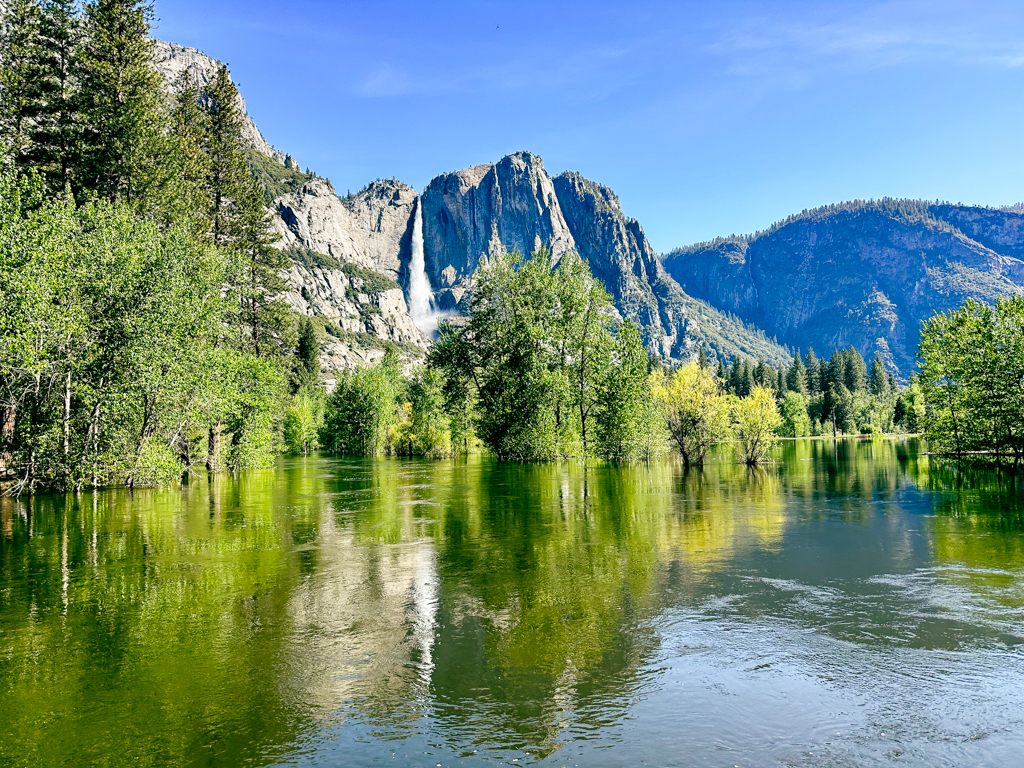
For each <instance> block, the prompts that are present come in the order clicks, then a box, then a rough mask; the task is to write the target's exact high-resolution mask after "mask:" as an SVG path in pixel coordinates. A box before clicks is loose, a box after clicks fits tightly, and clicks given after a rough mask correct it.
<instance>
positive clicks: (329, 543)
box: [0, 440, 1024, 768]
mask: <svg viewBox="0 0 1024 768" xmlns="http://www.w3.org/2000/svg"><path fill="white" fill-rule="evenodd" d="M0 576H2V580H0V764H2V765H15V766H21V765H24V766H63V765H66V766H83V765H203V766H208V765H229V766H234V765H246V766H264V765H285V766H334V765H344V766H363V765H366V766H371V765H381V764H390V765H414V766H430V767H432V768H436V766H439V765H440V766H448V765H453V764H456V763H458V764H464V765H551V766H562V765H580V766H616V765H631V766H635V765H679V766H691V765H692V766H751V767H755V766H806V767H808V768H810V767H811V766H815V767H817V766H864V765H880V766H887V765H892V766H928V768H934V767H936V766H1014V765H1022V764H1024V482H1022V480H1021V478H1020V477H1019V476H1018V477H1014V476H1012V475H1007V474H1005V473H1003V474H1000V473H997V472H994V471H981V470H973V471H969V472H962V473H955V472H953V471H951V470H950V469H948V468H946V467H943V466H936V465H935V464H934V463H933V464H931V465H929V462H928V459H927V458H926V457H925V456H923V455H922V454H921V452H920V450H919V446H918V445H917V444H916V443H915V442H913V441H852V440H851V441H841V442H839V443H838V444H837V445H835V446H833V444H832V443H830V442H811V441H801V442H796V443H788V444H786V445H785V446H784V447H783V448H781V449H780V450H779V453H778V461H777V462H776V463H775V464H774V465H772V466H771V467H768V468H767V469H764V470H757V471H751V470H747V469H745V468H742V467H740V466H737V465H735V464H734V463H732V461H731V460H730V456H729V455H728V454H723V455H721V456H719V457H717V458H716V460H715V461H714V462H713V463H711V464H710V465H709V466H708V467H707V468H706V469H705V470H704V471H702V472H700V471H690V472H685V471H684V470H683V469H682V467H680V466H679V465H677V464H675V463H671V462H665V463H660V464H656V465H653V466H649V467H648V466H637V467H610V466H603V465H592V466H589V467H583V466H581V465H579V464H558V465H500V464H496V463H494V462H493V461H490V460H488V459H482V458H471V459H469V460H467V461H454V462H436V463H429V462H422V461H392V460H379V461H356V460H334V459H324V458H310V459H295V460H286V461H282V462H281V463H280V465H279V466H278V467H277V468H276V469H274V470H272V471H265V472H253V473H248V474H245V475H243V476H241V477H240V478H218V479H216V480H214V481H213V482H206V481H205V480H203V481H196V482H193V483H192V484H191V485H189V486H187V487H186V488H185V489H183V490H173V491H136V492H135V493H134V494H131V493H129V492H127V491H104V492H101V493H96V494H82V495H80V496H45V497H36V498H34V499H31V500H21V501H15V500H11V499H4V500H2V501H0Z"/></svg>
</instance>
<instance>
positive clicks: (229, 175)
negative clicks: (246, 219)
mask: <svg viewBox="0 0 1024 768" xmlns="http://www.w3.org/2000/svg"><path fill="white" fill-rule="evenodd" d="M200 100H201V101H202V103H203V104H204V106H205V109H206V114H207V116H206V124H205V128H206V138H205V141H204V143H203V146H204V149H205V152H206V156H207V167H206V171H207V187H208V191H209V196H210V200H209V209H210V237H211V238H212V239H213V243H214V245H217V246H226V245H229V244H230V243H232V242H233V241H235V240H237V239H238V238H239V236H240V233H239V231H238V230H239V226H238V218H239V213H238V206H239V204H240V203H241V201H242V197H243V195H244V194H245V192H246V191H248V190H247V189H246V184H247V181H248V178H249V177H250V176H251V172H250V171H249V167H248V165H247V163H246V156H245V145H244V144H243V142H242V125H243V115H242V111H241V101H240V99H239V96H238V89H237V88H236V87H235V84H234V83H233V82H232V81H231V75H230V73H229V72H228V68H227V67H225V66H223V65H222V66H221V67H220V68H219V69H218V70H217V74H216V75H215V76H214V78H213V80H212V81H211V82H210V84H209V85H208V86H207V87H206V89H205V91H204V92H203V93H202V94H201V95H200Z"/></svg>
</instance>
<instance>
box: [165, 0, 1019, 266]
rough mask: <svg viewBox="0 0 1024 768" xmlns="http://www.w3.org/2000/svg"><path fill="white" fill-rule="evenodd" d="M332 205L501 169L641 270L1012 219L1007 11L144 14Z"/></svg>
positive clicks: (274, 7)
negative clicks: (622, 217)
mask: <svg viewBox="0 0 1024 768" xmlns="http://www.w3.org/2000/svg"><path fill="white" fill-rule="evenodd" d="M156 3H157V7H156V10H157V16H158V22H157V27H156V30H155V34H156V35H157V36H159V37H162V38H164V39H168V40H173V41H176V42H179V43H183V44H185V45H191V46H195V47H197V48H200V49H202V50H203V51H205V52H206V53H209V54H210V55H212V56H214V57H216V58H219V59H222V60H224V61H226V62H227V63H228V64H229V65H230V67H231V70H232V73H233V75H234V77H235V80H236V81H237V82H238V83H239V85H240V87H241V89H242V92H243V95H244V96H245V98H246V100H247V102H248V106H249V111H250V112H251V113H252V115H253V117H254V118H255V119H256V122H257V124H258V125H259V126H260V128H261V129H262V130H263V133H264V134H265V135H266V137H267V138H268V140H269V141H270V142H271V143H273V144H274V145H275V146H277V147H279V148H280V149H283V150H285V151H287V152H290V153H292V154H293V155H295V156H296V157H297V158H298V159H299V161H300V162H301V163H302V164H303V166H309V167H311V168H312V169H313V170H315V171H317V172H318V173H320V174H321V175H324V176H327V177H328V178H330V179H331V180H332V181H333V182H334V184H335V187H336V189H338V191H339V192H341V193H343V194H344V192H345V191H346V190H349V189H351V190H353V191H354V190H356V189H358V188H359V187H362V186H363V185H364V184H365V183H366V182H368V181H371V180H372V179H375V178H379V177H395V178H399V179H402V180H403V181H405V182H407V183H409V184H411V185H413V186H414V187H416V188H418V189H422V188H423V187H424V186H426V184H427V182H428V181H429V180H430V179H431V178H433V177H434V176H436V175H437V174H438V173H441V172H443V171H448V170H455V169H458V168H463V167H466V166H468V165H473V164H476V163H482V162H492V161H494V160H497V159H498V158H500V157H501V156H503V155H505V154H508V153H510V152H514V151H516V150H519V149H529V150H531V151H533V152H535V153H537V154H539V155H541V156H542V157H543V158H544V162H545V165H546V166H547V168H548V170H549V171H551V172H552V173H553V174H554V173H557V172H560V171H562V170H566V169H575V170H579V171H581V172H582V173H583V174H584V175H586V176H588V177H590V178H592V179H594V180H596V181H600V182H603V183H605V184H608V185H609V186H611V187H612V188H613V189H615V191H616V192H617V193H618V194H619V197H620V199H621V200H622V204H623V208H624V209H625V211H626V213H627V215H630V216H632V217H634V218H637V219H639V221H640V222H641V224H643V226H644V228H645V230H646V231H647V233H648V235H649V237H650V238H651V241H652V243H653V244H654V247H655V248H656V249H658V250H659V251H665V250H669V249H671V248H673V247H675V246H678V245H683V244H687V243H690V242H693V241H697V240H703V239H706V238H710V237H713V236H715V235H719V234H730V233H741V232H749V231H753V230H756V229H760V228H763V227H765V226H767V225H768V224H770V223H771V222H773V221H775V220H776V219H779V218H782V217H784V216H786V215H788V214H790V213H793V212H796V211H799V210H801V209H803V208H807V207H812V206H816V205H821V204H825V203H830V202H837V201H840V200H847V199H851V198H858V197H859V198H866V197H881V196H885V195H891V196H900V197H923V198H928V199H933V198H939V199H946V200H953V201H963V202H977V203H985V204H992V205H1002V204H1007V203H1013V202H1018V201H1021V200H1024V150H1022V139H1024V2H1021V0H1006V1H1005V2H997V1H995V0H992V1H988V0H975V1H973V2H970V1H968V0H963V1H961V2H950V1H949V0H920V1H918V0H911V1H910V2H852V1H848V2H832V3H829V2H792V1H789V2H781V1H780V2H769V1H768V0H758V1H756V2H728V1H724V2H709V1H708V0H702V1H701V2H645V1H644V0H629V1H628V2H622V1H621V0H589V1H588V2H579V3H575V2H559V1H558V0H542V1H541V2H536V1H535V0H518V1H517V2H486V1H480V0H478V1H477V2H468V1H466V2H463V1H462V0H450V1H448V2H445V0H429V1H428V0H420V1H419V2H405V1H404V0H391V1H390V2H384V1H382V0H369V1H367V2H363V1H362V0H345V1H344V2H328V1H327V0H291V2H269V0H216V2H213V1H212V0H156Z"/></svg>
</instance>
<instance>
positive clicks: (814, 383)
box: [806, 347, 821, 395]
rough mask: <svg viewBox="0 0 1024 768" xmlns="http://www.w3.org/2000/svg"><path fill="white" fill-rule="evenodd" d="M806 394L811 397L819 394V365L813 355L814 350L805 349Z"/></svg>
mask: <svg viewBox="0 0 1024 768" xmlns="http://www.w3.org/2000/svg"><path fill="white" fill-rule="evenodd" d="M806 365H807V392H808V394H811V395H816V394H820V393H821V363H820V362H819V360H818V356H817V355H816V354H814V348H813V347H808V348H807V364H806Z"/></svg>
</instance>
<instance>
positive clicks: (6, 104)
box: [0, 0, 42, 171]
mask: <svg viewBox="0 0 1024 768" xmlns="http://www.w3.org/2000/svg"><path fill="white" fill-rule="evenodd" d="M41 29H42V10H41V9H40V7H39V3H38V2H37V1H36V0H10V2H9V3H8V4H7V9H6V11H4V12H3V13H2V15H0V149H2V150H3V154H4V155H5V157H6V159H7V163H8V164H9V165H10V166H11V167H13V168H15V169H17V170H19V171H24V170H26V169H27V168H28V167H29V165H30V163H31V157H30V155H31V148H32V129H33V125H34V121H35V117H36V113H37V110H38V105H39V94H38V88H39V74H40V73H39V58H40V35H41Z"/></svg>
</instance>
